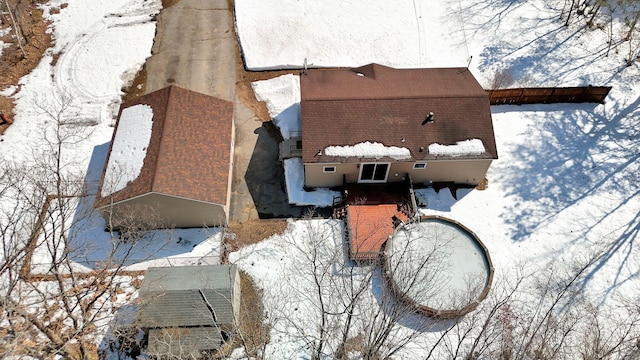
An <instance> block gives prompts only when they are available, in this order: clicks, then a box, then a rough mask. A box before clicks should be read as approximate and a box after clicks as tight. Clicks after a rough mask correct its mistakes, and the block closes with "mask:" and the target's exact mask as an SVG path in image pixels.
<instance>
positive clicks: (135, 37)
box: [0, 0, 640, 359]
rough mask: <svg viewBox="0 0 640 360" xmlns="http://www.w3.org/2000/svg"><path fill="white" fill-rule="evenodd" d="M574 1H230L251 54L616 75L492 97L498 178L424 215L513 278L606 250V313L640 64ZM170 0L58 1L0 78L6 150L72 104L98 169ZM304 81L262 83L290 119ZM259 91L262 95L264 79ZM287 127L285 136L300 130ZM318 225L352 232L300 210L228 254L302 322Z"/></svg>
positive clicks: (562, 76)
mask: <svg viewBox="0 0 640 360" xmlns="http://www.w3.org/2000/svg"><path fill="white" fill-rule="evenodd" d="M63 3H66V4H67V5H68V6H66V7H64V8H63V9H61V10H60V11H59V13H58V12H56V13H50V12H49V9H51V8H59V7H60V5H61V4H63ZM563 3H564V2H563V1H545V0H531V1H491V2H487V1H484V0H460V1H457V2H450V1H426V0H424V1H420V0H417V1H406V0H403V1H393V2H390V1H369V2H360V1H354V0H348V1H345V0H341V1H338V0H326V1H309V0H306V1H297V0H263V1H260V2H256V1H248V0H236V1H235V7H236V19H237V27H238V34H239V38H240V42H241V45H242V46H243V54H244V57H245V59H246V61H247V66H248V67H249V68H253V69H267V68H281V67H302V66H303V65H304V64H305V62H306V64H307V65H308V66H360V65H364V64H367V63H371V62H377V63H381V64H384V65H389V66H394V67H426V66H429V67H431V66H466V65H467V64H469V68H470V70H471V71H472V72H473V73H474V75H475V76H476V77H477V78H478V79H479V81H480V82H481V83H482V84H483V85H484V86H485V87H489V86H491V84H492V83H493V82H494V80H495V79H496V77H495V74H496V73H500V74H506V75H508V76H505V77H504V79H506V80H505V81H509V82H510V81H511V80H512V81H513V83H514V84H515V85H528V86H552V85H563V86H569V85H587V84H592V85H609V86H612V87H613V89H612V91H611V93H610V94H609V96H608V97H607V99H606V103H605V104H556V105H527V106H495V107H493V108H492V113H493V118H494V129H495V134H496V141H497V146H498V152H499V157H500V158H499V159H498V160H497V161H495V162H494V163H493V165H492V166H491V168H490V170H489V173H488V174H487V178H488V180H489V184H488V187H487V189H486V190H483V191H479V190H460V191H459V193H458V199H457V200H456V199H454V198H453V197H451V195H450V194H448V193H447V191H446V190H443V191H441V192H440V193H435V192H434V191H432V190H424V191H422V192H421V196H423V197H424V198H426V201H424V203H426V204H428V208H427V209H424V210H423V211H424V213H426V214H441V215H445V216H446V217H449V218H453V219H454V220H457V221H459V222H461V223H462V224H464V225H465V226H467V227H468V228H470V229H471V230H472V231H473V232H475V233H476V234H477V235H478V237H479V238H480V239H481V240H482V241H483V242H484V244H485V245H486V246H487V248H488V250H489V252H490V254H491V257H492V260H493V263H494V266H495V268H496V274H500V275H497V276H496V278H495V279H494V281H495V282H496V283H500V282H502V281H506V280H509V277H510V276H513V274H515V273H516V271H518V270H519V269H521V268H522V267H523V266H524V267H525V268H526V272H527V273H530V274H531V273H536V272H541V271H544V270H546V269H551V268H553V269H565V270H569V269H570V268H571V267H572V266H574V265H575V264H576V262H579V261H580V260H581V259H585V258H588V257H593V256H594V255H597V257H596V259H597V261H596V263H595V265H594V266H593V267H591V268H590V270H589V273H588V274H587V275H588V276H585V277H584V280H582V282H583V283H582V286H583V289H584V292H585V293H586V294H587V295H589V296H591V297H593V298H594V299H596V300H597V301H598V302H599V303H600V305H601V306H602V308H603V309H604V311H608V310H609V308H608V306H610V302H611V301H613V300H616V299H618V298H620V297H625V296H626V297H633V296H635V294H637V291H638V278H637V277H638V269H639V268H640V260H639V259H640V256H639V255H640V254H638V250H637V247H636V246H634V243H635V242H636V241H637V240H638V233H639V229H640V217H639V215H638V214H639V213H640V201H639V199H640V186H639V185H638V183H637V174H638V173H640V139H639V136H640V135H639V134H638V132H637V119H638V118H640V110H639V107H640V106H639V105H640V100H639V99H640V86H639V85H638V84H640V82H639V81H638V80H640V71H639V70H638V65H637V63H634V64H633V65H632V66H629V67H626V66H625V65H624V64H623V62H624V58H625V56H626V55H627V54H626V53H625V51H626V50H625V49H626V48H625V46H626V45H625V44H622V45H621V46H620V47H618V48H612V49H609V48H608V46H607V38H608V34H607V33H606V31H605V30H601V29H599V28H594V29H593V30H591V29H582V27H583V24H584V22H585V19H584V18H580V17H576V18H575V19H574V22H573V23H572V24H570V26H568V27H565V26H564V25H563V21H561V20H559V19H558V16H559V13H560V9H561V7H562V5H563ZM160 6H161V4H160V1H159V0H156V1H146V0H110V1H106V0H95V1H91V2H86V1H85V2H82V1H80V2H66V1H63V0H51V1H50V2H49V3H47V5H45V6H44V7H43V9H44V16H45V17H47V18H49V19H50V20H51V21H52V32H53V36H54V39H55V45H54V48H52V49H50V50H49V51H47V52H46V53H45V56H44V57H43V59H42V61H41V62H40V64H39V66H38V67H37V68H36V69H35V70H34V71H33V72H32V73H31V74H29V75H27V76H25V77H23V78H22V79H21V80H20V84H19V85H20V87H19V89H18V88H9V89H0V91H1V92H2V93H3V94H10V95H11V96H12V97H13V98H14V99H15V100H16V107H15V116H14V124H13V125H12V126H11V127H10V128H9V129H8V130H7V132H6V133H5V134H4V135H3V136H2V137H1V141H0V156H2V158H3V159H6V160H11V161H15V162H18V163H30V162H33V161H34V156H38V154H41V153H42V151H43V149H44V148H45V147H43V146H42V145H43V144H44V142H43V141H44V140H43V139H44V132H45V131H46V130H47V129H50V128H51V126H52V124H53V123H54V122H55V121H52V120H55V119H52V118H51V116H50V115H49V114H47V111H48V112H49V113H56V112H58V111H60V110H64V111H62V115H61V119H60V120H64V121H67V122H74V123H76V124H78V125H81V126H85V127H86V128H87V129H90V130H91V131H90V133H88V135H87V137H86V138H85V139H84V140H83V141H82V142H79V143H76V144H74V146H73V147H72V148H71V151H67V152H66V153H67V154H68V155H65V156H64V157H63V160H64V162H65V163H67V164H69V165H70V166H72V167H73V168H74V169H75V170H80V171H83V172H87V174H88V176H87V179H86V181H87V183H89V184H90V185H91V184H95V181H96V172H97V174H98V177H99V172H100V171H101V169H102V166H103V165H104V160H105V155H106V143H108V142H109V141H110V139H111V135H112V131H113V128H112V127H111V125H112V124H113V122H114V120H115V115H116V111H117V108H118V106H119V103H120V96H121V88H122V87H123V86H124V85H125V84H126V83H127V82H128V81H130V80H131V79H132V76H133V75H134V74H135V72H136V71H137V70H138V69H139V68H140V66H141V65H142V64H143V63H144V60H145V58H146V57H148V56H149V55H150V49H151V45H152V42H153V36H154V30H155V25H154V23H153V22H152V21H151V18H152V17H153V16H154V15H155V14H156V13H157V11H158V10H159V8H160ZM618 25H619V24H617V23H616V25H615V27H614V28H613V31H614V35H613V36H614V37H615V38H616V39H615V40H616V41H618V40H619V39H620V38H621V36H622V30H621V28H620V27H619V26H618ZM56 53H59V57H58V58H57V61H55V62H54V61H53V60H54V54H56ZM296 81H297V80H296V79H295V77H289V78H287V81H285V82H284V83H283V84H281V85H282V86H281V87H280V90H279V93H278V97H275V96H273V95H269V94H266V93H264V92H263V93H262V94H263V97H262V99H265V100H270V101H272V104H271V106H270V107H269V108H270V110H272V111H273V112H274V113H275V115H274V117H276V118H279V119H278V120H280V119H284V120H282V121H283V123H282V124H285V123H287V121H288V120H287V119H292V118H296V116H298V112H299V106H298V102H299V93H298V92H299V84H298V85H296ZM296 86H297V87H296ZM256 92H257V93H260V91H259V90H258V88H257V87H256ZM281 127H282V128H284V127H285V126H284V125H282V126H281ZM286 129H287V130H286V131H285V132H284V133H286V134H288V133H290V132H291V131H293V132H295V131H299V129H297V128H295V127H286ZM100 159H102V160H101V162H100ZM298 170H299V169H298ZM298 174H299V171H298ZM94 191H96V190H95V188H94ZM305 201H306V200H305ZM5 203H6V202H3V204H5ZM91 219H92V220H90V221H89V220H87V222H83V223H82V224H81V225H82V226H83V227H84V228H85V230H83V232H82V233H84V234H85V235H83V236H82V237H78V238H77V241H78V242H79V243H83V244H87V246H92V249H93V250H92V254H93V255H95V257H94V258H91V259H83V260H81V261H80V260H79V262H80V263H83V262H84V263H83V265H86V264H88V263H91V262H93V261H97V260H99V259H98V258H99V257H100V254H105V253H106V251H107V249H109V247H108V246H106V247H104V244H109V241H110V239H107V238H105V237H104V236H105V234H106V233H105V232H104V231H103V229H104V222H103V221H102V220H101V219H100V218H99V217H92V218H91ZM79 226H80V225H79ZM310 227H312V228H313V229H315V230H314V231H320V232H322V233H323V234H328V235H327V239H328V242H327V244H325V245H326V246H325V247H323V248H322V249H330V248H336V247H339V246H340V241H339V240H341V237H340V236H338V235H336V234H341V232H342V227H341V224H340V222H337V221H334V220H313V221H305V220H303V221H296V222H292V225H291V226H290V229H289V231H288V232H287V233H286V234H284V235H282V236H275V237H273V238H270V239H268V240H265V241H262V242H260V243H258V244H256V245H253V246H250V247H247V248H245V249H243V250H242V251H240V252H238V253H235V254H232V256H231V259H232V260H233V261H236V262H237V263H238V264H239V266H240V267H241V268H242V269H243V270H245V271H247V272H248V273H249V274H251V275H252V276H253V277H254V278H255V280H256V282H257V283H258V285H260V286H261V287H263V288H265V291H266V293H265V294H266V295H269V294H277V293H278V292H282V291H285V290H291V291H293V294H294V295H295V294H297V295H298V296H300V298H291V299H289V303H288V304H287V306H288V307H286V309H287V311H289V312H290V314H289V315H290V316H291V317H292V318H294V319H298V320H303V319H305V318H307V317H309V316H310V315H309V314H310V312H311V310H310V308H309V306H310V305H309V304H306V305H305V300H304V291H305V289H304V288H302V287H300V288H296V284H302V283H304V282H303V281H298V280H299V279H303V278H304V277H305V275H304V274H303V273H302V271H303V270H304V269H302V268H301V267H299V266H296V262H295V261H294V259H293V256H294V255H300V253H301V252H300V251H301V249H302V250H304V249H307V248H306V247H305V246H307V245H304V244H303V245H300V244H301V243H300V241H302V240H303V239H305V237H306V235H305V234H306V233H305V231H309V228H310ZM194 231H195V230H194ZM218 235H219V231H218V230H211V231H205V230H202V231H200V230H198V231H195V232H188V233H187V234H181V233H178V232H175V233H172V234H165V235H163V236H165V238H166V239H168V240H167V241H166V244H167V245H166V246H167V248H169V249H170V250H166V252H164V250H161V249H158V248H157V247H151V246H150V247H147V248H146V251H143V253H141V255H140V256H139V257H137V258H140V259H141V260H142V259H148V258H149V256H152V254H153V253H156V252H157V254H156V255H154V257H153V258H154V259H158V258H159V259H164V258H168V257H170V256H171V257H174V258H175V257H178V256H182V257H184V258H191V257H192V256H193V259H198V258H199V257H200V256H205V255H206V256H208V255H207V254H212V252H215V249H216V248H217V246H218V244H219V241H220V239H219V236H218ZM181 238H182V239H183V240H180V239H181ZM185 239H186V240H188V241H185ZM337 239H338V240H337ZM169 244H173V245H169ZM296 244H297V245H298V246H299V247H298V248H296ZM167 248H165V249H167ZM159 261H166V263H167V264H169V263H170V261H168V260H159ZM193 262H195V263H197V260H194V261H193ZM146 264H147V266H148V263H146ZM141 266H144V264H142V265H141ZM283 284H285V285H283ZM278 286H283V288H280V289H279V288H278ZM300 286H302V285H300ZM282 289H285V290H282ZM371 296H372V298H373V297H374V296H375V294H372V295H371ZM272 300H273V301H272ZM276 300H279V301H281V300H282V296H279V297H277V296H271V297H270V296H265V307H266V308H267V309H270V308H273V307H275V306H279V305H282V304H281V303H277V302H276ZM270 301H272V302H271V303H270ZM374 303H375V302H374ZM296 305H300V307H296ZM294 308H295V310H293V309H294ZM273 331H274V332H273V333H272V336H271V346H270V349H269V354H270V355H271V358H274V359H276V358H277V359H280V358H283V357H285V356H286V357H288V358H295V357H296V356H300V357H304V356H305V351H304V343H301V342H300V339H299V338H293V337H290V335H291V332H294V331H295V329H292V328H291V327H286V326H285V327H278V328H275V329H274V330H273ZM296 339H297V340H296Z"/></svg>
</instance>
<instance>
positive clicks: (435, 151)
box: [429, 139, 485, 156]
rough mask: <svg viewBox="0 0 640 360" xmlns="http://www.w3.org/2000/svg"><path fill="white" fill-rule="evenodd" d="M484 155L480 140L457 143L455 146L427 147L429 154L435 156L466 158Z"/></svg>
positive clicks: (435, 144)
mask: <svg viewBox="0 0 640 360" xmlns="http://www.w3.org/2000/svg"><path fill="white" fill-rule="evenodd" d="M484 153H485V148H484V144H483V143H482V140H480V139H470V140H464V141H458V142H457V143H456V144H455V145H441V144H437V143H434V144H431V145H429V154H430V155H435V156H467V155H480V154H484Z"/></svg>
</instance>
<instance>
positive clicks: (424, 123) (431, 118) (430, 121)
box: [422, 112, 435, 125]
mask: <svg viewBox="0 0 640 360" xmlns="http://www.w3.org/2000/svg"><path fill="white" fill-rule="evenodd" d="M434 121H435V119H434V118H433V113H432V112H430V113H429V114H428V115H427V117H426V118H424V120H423V121H422V125H426V124H429V123H432V122H434Z"/></svg>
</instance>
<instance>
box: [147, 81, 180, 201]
mask: <svg viewBox="0 0 640 360" xmlns="http://www.w3.org/2000/svg"><path fill="white" fill-rule="evenodd" d="M167 88H168V90H167V95H166V97H165V99H166V100H165V101H166V104H165V107H164V113H163V114H162V120H161V121H162V131H161V132H160V137H159V139H158V155H157V156H156V158H155V160H154V164H153V174H152V175H151V189H150V192H155V189H156V173H157V171H156V170H157V169H156V167H157V166H158V162H159V158H160V152H161V151H162V140H163V139H164V133H165V131H166V127H165V125H166V124H165V121H166V119H167V112H169V108H170V105H171V94H172V92H173V90H174V89H173V88H174V85H173V84H171V85H169V86H167ZM154 118H155V114H154ZM154 120H155V119H154ZM151 129H152V130H151V136H153V124H152V125H151ZM148 150H149V149H147V151H148Z"/></svg>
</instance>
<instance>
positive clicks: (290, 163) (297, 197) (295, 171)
mask: <svg viewBox="0 0 640 360" xmlns="http://www.w3.org/2000/svg"><path fill="white" fill-rule="evenodd" d="M284 177H285V182H286V185H287V194H288V196H289V204H294V205H299V206H305V205H314V206H317V207H328V206H331V205H333V198H334V197H336V196H340V193H339V192H337V191H333V190H329V189H324V188H317V189H315V190H314V191H305V190H304V188H303V187H304V166H303V165H302V159H301V158H291V159H286V160H284Z"/></svg>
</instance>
